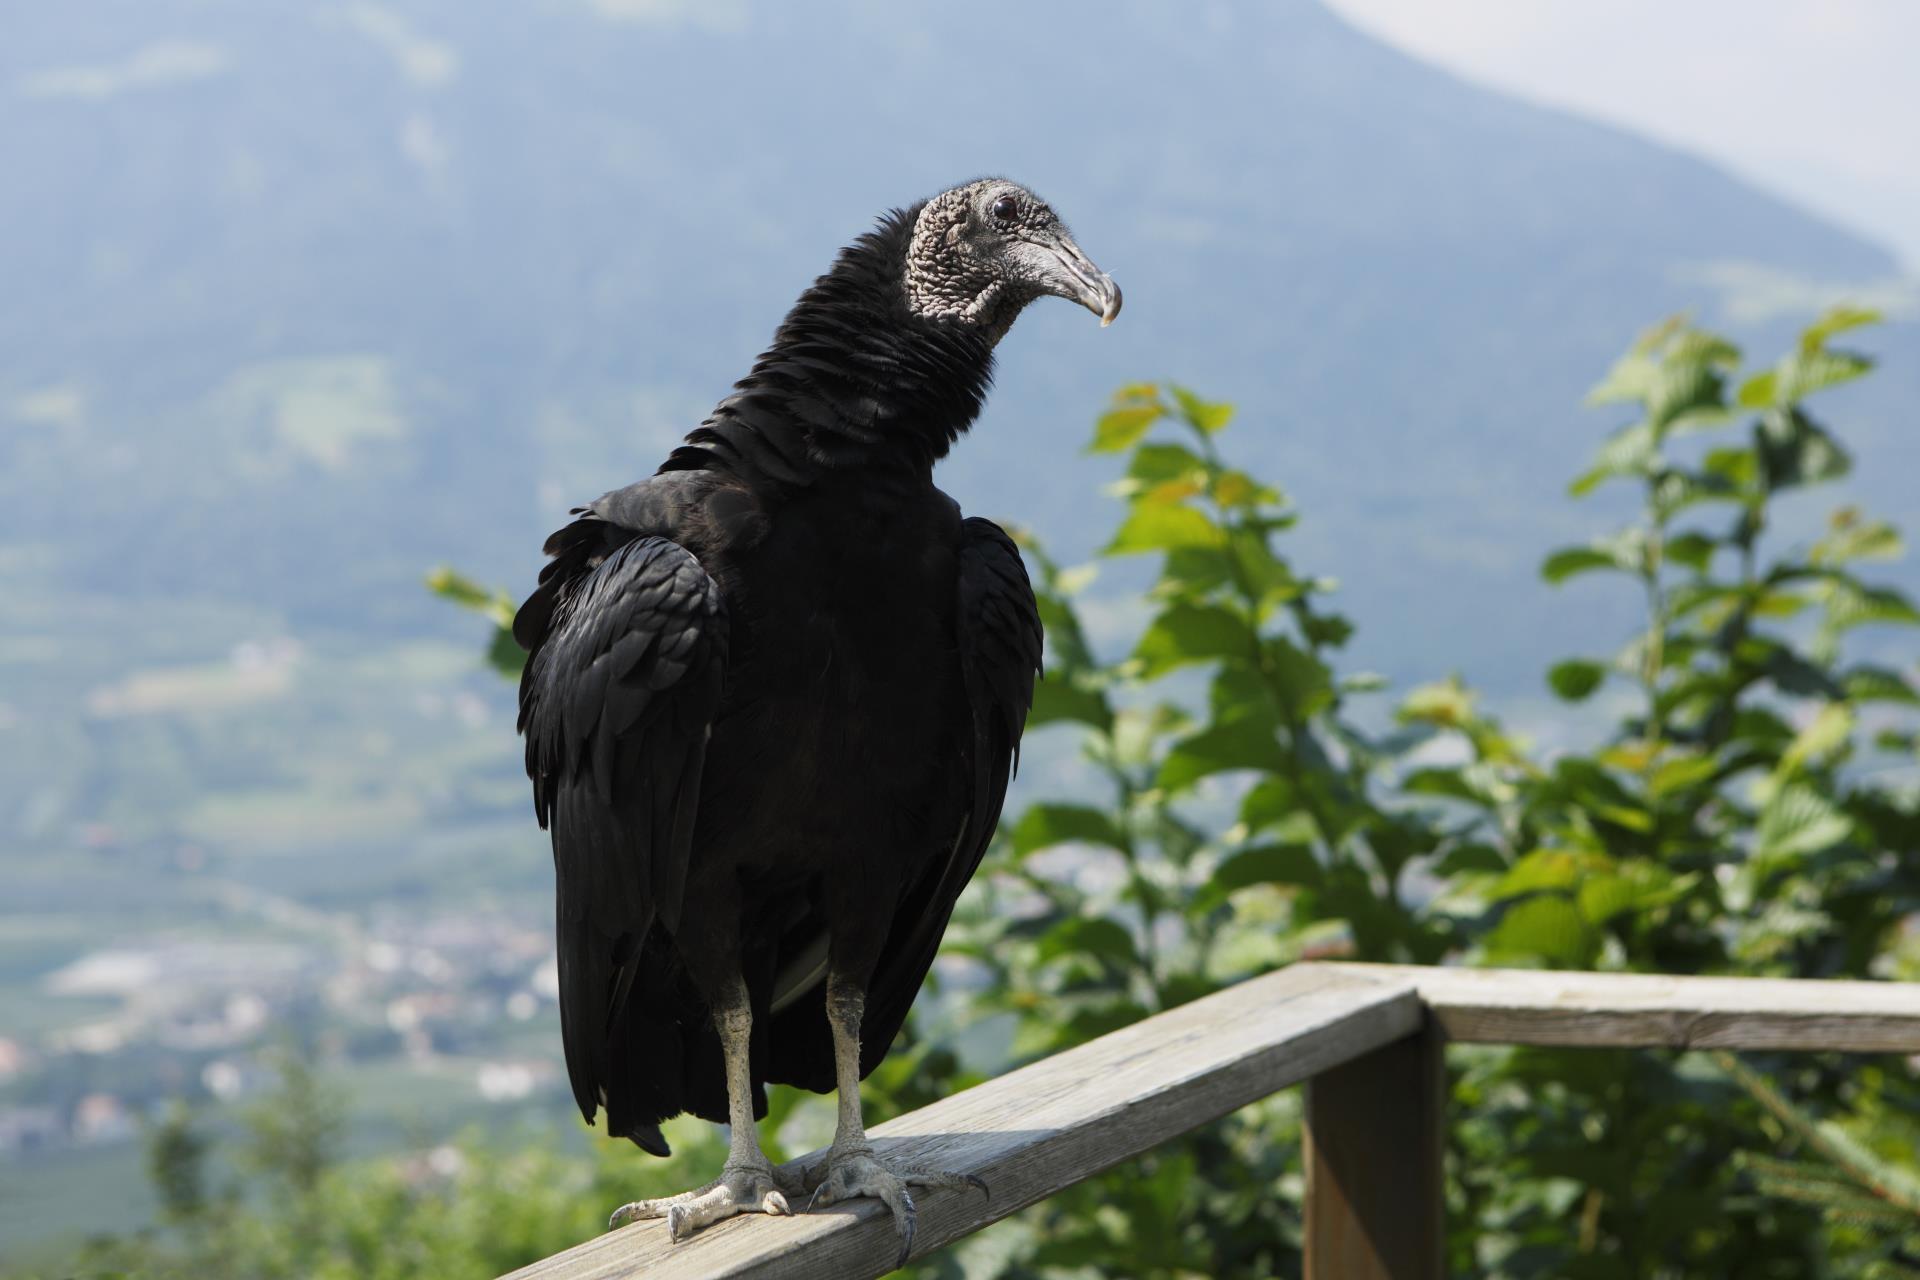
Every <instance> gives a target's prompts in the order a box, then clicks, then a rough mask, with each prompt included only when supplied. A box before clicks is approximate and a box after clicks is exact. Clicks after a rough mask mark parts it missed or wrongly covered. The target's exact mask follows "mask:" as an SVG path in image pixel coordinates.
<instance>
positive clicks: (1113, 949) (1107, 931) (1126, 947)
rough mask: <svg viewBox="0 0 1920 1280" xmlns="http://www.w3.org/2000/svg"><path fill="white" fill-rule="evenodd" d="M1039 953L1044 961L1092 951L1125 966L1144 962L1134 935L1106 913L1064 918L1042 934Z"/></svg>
mask: <svg viewBox="0 0 1920 1280" xmlns="http://www.w3.org/2000/svg"><path fill="white" fill-rule="evenodd" d="M1037 954H1038V956H1039V958H1040V962H1041V963H1042V964H1045V963H1046V962H1047V961H1049V960H1058V959H1060V958H1061V957H1062V956H1070V955H1091V956H1097V957H1099V958H1100V959H1102V960H1105V961H1107V962H1109V963H1111V964H1114V965H1117V966H1119V967H1121V968H1138V967H1139V965H1140V952H1139V949H1138V948H1137V947H1136V946H1135V945H1134V941H1133V935H1132V934H1131V933H1128V932H1127V930H1126V928H1125V927H1124V926H1122V925H1121V924H1119V923H1118V922H1117V921H1113V920H1109V919H1106V918H1105V917H1090V916H1075V917H1073V918H1072V919H1070V920H1063V921H1061V922H1060V923H1059V924H1057V925H1055V926H1053V928H1051V929H1049V930H1047V932H1046V933H1044V934H1042V935H1041V938H1040V945H1039V947H1038V949H1037Z"/></svg>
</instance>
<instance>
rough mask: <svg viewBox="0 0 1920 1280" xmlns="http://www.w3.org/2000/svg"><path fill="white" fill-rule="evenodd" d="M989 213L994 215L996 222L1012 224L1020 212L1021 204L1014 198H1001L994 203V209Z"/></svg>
mask: <svg viewBox="0 0 1920 1280" xmlns="http://www.w3.org/2000/svg"><path fill="white" fill-rule="evenodd" d="M988 212H990V213H992V214H993V216H994V218H995V220H996V221H999V222H1012V221H1013V216H1014V215H1015V214H1016V213H1019V212H1020V202H1019V201H1018V200H1016V199H1014V198H1013V197H1012V196H1001V197H1000V198H999V199H998V200H995V201H994V202H993V208H992V209H990V210H989V211H988Z"/></svg>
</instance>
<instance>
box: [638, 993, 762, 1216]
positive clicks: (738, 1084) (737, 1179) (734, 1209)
mask: <svg viewBox="0 0 1920 1280" xmlns="http://www.w3.org/2000/svg"><path fill="white" fill-rule="evenodd" d="M713 1025H714V1029H715V1030H716V1031H718V1032H719V1033H720V1048H721V1051H722V1053H724V1054H725V1056H726V1064H727V1121H728V1126H729V1128H730V1129H731V1131H732V1132H731V1135H730V1138H729V1141H728V1145H727V1162H726V1163H725V1164H724V1165H722V1166H720V1176H719V1177H718V1178H716V1179H715V1180H714V1181H712V1182H709V1183H708V1184H707V1185H706V1186H704V1187H700V1188H698V1189H696V1190H693V1191H684V1192H682V1193H680V1194H679V1195H677V1196H665V1197H662V1198H661V1199H658V1200H635V1201H634V1202H633V1203H631V1204H626V1205H622V1206H620V1208H618V1209H616V1210H614V1213H613V1220H612V1221H611V1222H610V1223H609V1224H608V1225H609V1226H615V1227H619V1226H625V1225H626V1224H627V1223H629V1222H633V1221H636V1220H637V1219H640V1218H661V1217H664V1218H665V1219H666V1220H667V1234H668V1235H669V1236H671V1237H672V1238H673V1239H675V1240H685V1239H686V1238H687V1237H688V1236H690V1235H692V1234H693V1233H694V1232H696V1231H698V1230H700V1229H701V1228H702V1227H707V1226H711V1225H713V1224H714V1223H716V1222H719V1221H720V1220H721V1219H723V1218H731V1217H732V1216H733V1215H734V1214H736V1213H773V1214H787V1213H792V1212H793V1210H792V1209H790V1208H788V1207H787V1198H786V1197H785V1196H784V1195H782V1194H781V1193H780V1188H779V1187H778V1185H776V1184H775V1182H774V1177H773V1165H772V1163H771V1162H770V1161H769V1160H768V1159H767V1157H766V1154H765V1153H764V1152H762V1151H761V1150H760V1139H759V1136H758V1135H757V1134H756V1133H755V1132H754V1127H753V1077H752V1074H751V1071H750V1069H749V1066H748V1056H747V1052H748V1046H749V1043H750V1041H751V1038H752V1035H753V1007H752V1005H751V1004H749V1003H748V1000H747V984H746V983H745V982H743V981H742V980H741V979H740V978H739V977H738V976H737V975H736V976H735V977H734V979H733V980H732V982H731V983H730V984H728V986H727V988H726V994H725V996H724V998H723V999H722V1000H721V1002H720V1004H719V1005H718V1006H716V1007H715V1009H714V1011H713Z"/></svg>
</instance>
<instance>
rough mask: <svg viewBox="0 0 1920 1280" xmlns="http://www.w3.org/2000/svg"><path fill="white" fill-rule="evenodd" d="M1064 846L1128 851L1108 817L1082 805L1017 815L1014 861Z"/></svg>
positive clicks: (1040, 807) (1042, 806)
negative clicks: (1074, 844)
mask: <svg viewBox="0 0 1920 1280" xmlns="http://www.w3.org/2000/svg"><path fill="white" fill-rule="evenodd" d="M1067 843H1078V844H1098V845H1105V846H1106V847H1108V848H1109V849H1118V850H1120V851H1121V852H1125V851H1126V850H1127V848H1128V847H1129V846H1128V843H1127V836H1126V833H1125V832H1123V831H1122V830H1120V827H1119V825H1118V824H1117V823H1115V822H1114V820H1113V819H1112V818H1111V817H1110V816H1108V815H1107V814H1105V813H1102V812H1101V811H1100V810H1098V809H1093V808H1089V807H1088V806H1086V805H1078V804H1036V805H1033V806H1031V807H1030V808H1029V809H1028V810H1027V811H1026V812H1025V813H1023V814H1021V815H1020V821H1019V822H1018V823H1016V824H1015V825H1014V828H1013V853H1014V856H1015V857H1017V858H1024V857H1026V856H1027V855H1028V854H1030V853H1032V852H1034V851H1035V850H1036V849H1048V848H1051V847H1053V846H1054V845H1057V844H1067Z"/></svg>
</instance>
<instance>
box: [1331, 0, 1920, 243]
mask: <svg viewBox="0 0 1920 1280" xmlns="http://www.w3.org/2000/svg"><path fill="white" fill-rule="evenodd" d="M1328 3H1330V4H1331V5H1332V7H1333V8H1334V9H1336V10H1337V11H1339V12H1340V13H1342V14H1344V15H1345V16H1346V17H1347V18H1348V19H1349V20H1350V21H1352V22H1353V23H1355V24H1356V25H1358V26H1360V27H1362V28H1363V29H1365V30H1368V31H1371V32H1372V33H1374V34H1375V35H1377V36H1380V37H1381V38H1383V39H1385V40H1387V41H1388V42H1389V43H1392V44H1394V45H1397V46H1398V47H1400V48H1402V49H1404V50H1406V51H1408V52H1409V53H1412V54H1414V55H1415V56H1417V57H1420V58H1423V59H1425V60H1426V61H1428V62H1433V63H1437V64H1439V65H1440V66H1443V67H1446V68H1447V69H1448V70H1451V71H1453V72H1455V73H1456V74H1458V75H1461V76H1464V77H1466V78H1468V79H1471V80H1475V81H1478V82H1480V83H1483V84H1487V85H1490V86H1493V87H1496V88H1499V89H1502V90H1505V91H1507V92H1510V93H1516V94H1519V95H1521V96H1523V97H1526V98H1530V99H1533V100H1534V101H1537V102H1543V103H1548V104H1551V105H1554V106H1559V107H1564V108H1567V109H1569V110H1572V111H1575V112H1577V113H1579V114H1581V115H1585V116H1589V117H1592V118H1595V119H1600V120H1606V121H1610V122H1613V123H1615V124H1620V125H1624V126H1626V127H1628V128H1630V129H1633V130H1634V131H1636V132H1639V133H1643V134H1647V135H1650V136H1652V137H1655V138H1658V139H1661V140H1662V141H1665V142H1668V143H1671V144H1673V145H1676V146H1679V147H1682V148H1684V149H1686V150H1689V151H1693V152H1696V153H1700V154H1704V155H1707V156H1709V157H1712V158H1713V159H1715V160H1718V161H1719V162H1720V163H1722V164H1724V165H1726V166H1727V167H1728V168H1729V169H1732V170H1734V171H1735V172H1737V173H1739V174H1741V175H1742V176H1744V177H1746V178H1748V179H1749V180H1751V181H1753V182H1756V183H1758V184H1760V185H1762V186H1765V187H1769V188H1771V189H1772V190H1774V191H1775V192H1777V193H1779V194H1781V195H1784V196H1786V197H1788V198H1789V199H1792V200H1794V201H1796V202H1798V203H1799V204H1801V205H1803V206H1804V207H1807V208H1810V209H1813V210H1816V211H1818V212H1820V213H1823V214H1825V215H1827V216H1828V217H1830V218H1833V219H1835V220H1836V221H1839V222H1842V223H1845V224H1847V225H1850V226H1852V227H1854V228H1856V229H1858V230H1860V231H1863V232H1865V233H1866V234H1868V235H1870V236H1872V237H1874V238H1875V239H1877V240H1879V241H1880V242H1881V243H1882V244H1885V245H1887V246H1888V247H1890V248H1892V249H1893V250H1894V251H1895V252H1897V253H1898V254H1899V255H1900V256H1901V258H1902V260H1903V262H1904V264H1905V267H1906V270H1907V272H1908V273H1909V274H1916V275H1920V71H1916V67H1920V3H1915V2H1914V0H1551V2H1550V3H1549V2H1548V0H1446V3H1435V0H1328Z"/></svg>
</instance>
